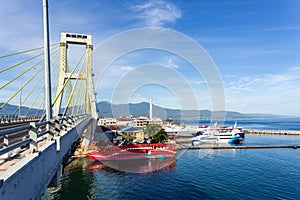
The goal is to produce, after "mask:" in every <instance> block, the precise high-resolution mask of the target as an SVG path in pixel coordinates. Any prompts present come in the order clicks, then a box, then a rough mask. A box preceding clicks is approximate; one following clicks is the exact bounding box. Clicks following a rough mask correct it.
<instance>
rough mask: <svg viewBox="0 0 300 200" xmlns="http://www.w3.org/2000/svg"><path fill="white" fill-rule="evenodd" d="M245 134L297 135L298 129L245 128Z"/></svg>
mask: <svg viewBox="0 0 300 200" xmlns="http://www.w3.org/2000/svg"><path fill="white" fill-rule="evenodd" d="M244 133H246V134H270V135H299V136H300V131H290V130H251V129H245V130H244Z"/></svg>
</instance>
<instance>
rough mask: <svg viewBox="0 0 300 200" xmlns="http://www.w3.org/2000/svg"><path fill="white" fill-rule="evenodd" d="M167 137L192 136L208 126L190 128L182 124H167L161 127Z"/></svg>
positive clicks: (190, 126)
mask: <svg viewBox="0 0 300 200" xmlns="http://www.w3.org/2000/svg"><path fill="white" fill-rule="evenodd" d="M162 128H163V129H164V130H165V132H166V133H167V134H168V135H169V136H193V135H195V134H196V133H197V132H199V131H203V130H205V129H206V128H208V126H192V125H184V124H167V125H163V127H162Z"/></svg>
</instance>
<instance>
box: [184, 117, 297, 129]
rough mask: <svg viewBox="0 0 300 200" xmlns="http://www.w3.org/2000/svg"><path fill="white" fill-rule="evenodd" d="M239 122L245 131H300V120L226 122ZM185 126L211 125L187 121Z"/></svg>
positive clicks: (254, 119) (229, 121)
mask: <svg viewBox="0 0 300 200" xmlns="http://www.w3.org/2000/svg"><path fill="white" fill-rule="evenodd" d="M235 122H237V124H238V126H240V127H243V128H244V129H262V130H295V131H300V118H270V119H264V118H252V119H244V118H240V119H227V120H226V121H225V122H224V125H226V126H233V125H234V123H235ZM184 123H185V124H192V125H210V123H211V121H210V120H199V121H185V122H184Z"/></svg>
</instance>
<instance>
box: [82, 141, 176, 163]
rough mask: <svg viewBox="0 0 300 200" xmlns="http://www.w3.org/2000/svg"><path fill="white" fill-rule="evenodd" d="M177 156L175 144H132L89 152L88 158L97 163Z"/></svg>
mask: <svg viewBox="0 0 300 200" xmlns="http://www.w3.org/2000/svg"><path fill="white" fill-rule="evenodd" d="M175 154H176V151H175V146H174V144H161V143H156V144H138V143H132V144H126V145H122V146H111V147H107V148H105V149H103V150H101V151H92V152H88V153H87V154H86V156H87V157H89V158H91V159H93V160H95V161H114V160H145V159H161V158H173V157H174V156H175Z"/></svg>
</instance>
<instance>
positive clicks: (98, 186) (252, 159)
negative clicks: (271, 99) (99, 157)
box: [44, 121, 300, 199]
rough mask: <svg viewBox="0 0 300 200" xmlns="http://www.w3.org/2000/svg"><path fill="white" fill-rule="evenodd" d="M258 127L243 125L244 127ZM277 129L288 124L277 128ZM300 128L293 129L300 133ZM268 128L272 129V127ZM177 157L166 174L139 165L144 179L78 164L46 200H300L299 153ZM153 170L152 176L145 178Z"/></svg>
mask: <svg viewBox="0 0 300 200" xmlns="http://www.w3.org/2000/svg"><path fill="white" fill-rule="evenodd" d="M238 122H240V121H238ZM256 123H258V122H247V121H244V124H245V125H246V124H253V125H255V124H256ZM259 123H260V124H266V122H259ZM240 124H242V122H241V123H240ZM278 124H284V122H279V121H278V122H275V125H274V126H276V127H277V126H279V125H278ZM299 124H300V123H299V121H298V124H296V123H295V124H294V125H293V126H295V127H298V129H299ZM245 125H242V126H244V127H246V126H245ZM269 126H270V127H268V128H269V129H272V123H270V124H269ZM282 127H290V125H287V126H285V125H283V126H282ZM282 129H285V128H282ZM298 129H297V130H298ZM245 144H246V145H266V144H268V145H282V144H286V145H288V144H291V145H300V136H276V135H246V140H245ZM177 154H178V158H177V160H176V162H172V161H170V162H169V161H168V164H170V163H171V164H170V165H167V167H165V168H162V169H160V168H161V167H162V166H163V165H164V162H166V161H165V160H158V161H147V162H143V163H139V164H135V165H134V170H135V171H137V170H139V172H140V173H130V172H123V171H117V170H114V169H112V168H109V167H106V166H104V165H102V164H101V163H93V162H91V161H90V160H89V159H77V160H75V161H74V162H73V163H71V164H70V165H69V166H68V167H67V168H66V170H65V173H64V175H63V177H62V180H61V186H60V188H59V189H58V190H57V191H52V192H46V194H45V196H44V198H45V199H300V171H299V170H300V149H246V150H244V149H237V150H229V149H225V150H186V151H182V152H178V153H177ZM113 167H116V166H113ZM155 169H158V170H156V171H154V170H155ZM149 170H150V171H151V170H153V171H151V172H148V173H141V172H143V171H149Z"/></svg>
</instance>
